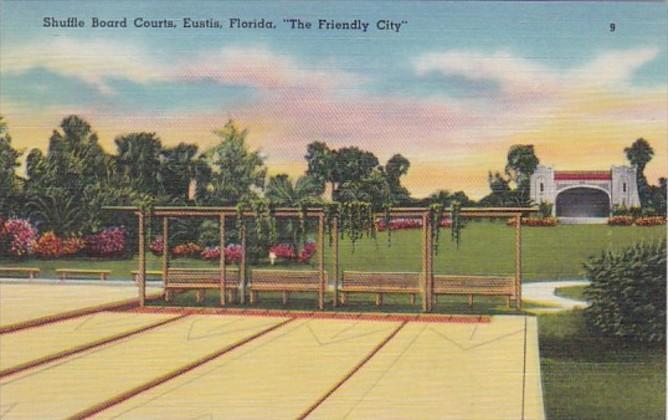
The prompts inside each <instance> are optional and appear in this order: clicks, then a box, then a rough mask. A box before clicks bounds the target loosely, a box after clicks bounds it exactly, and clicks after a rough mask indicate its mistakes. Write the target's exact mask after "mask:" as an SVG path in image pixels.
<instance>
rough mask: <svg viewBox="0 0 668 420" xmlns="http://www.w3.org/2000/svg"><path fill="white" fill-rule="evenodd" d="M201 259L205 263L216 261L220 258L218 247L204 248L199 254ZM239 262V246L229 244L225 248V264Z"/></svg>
mask: <svg viewBox="0 0 668 420" xmlns="http://www.w3.org/2000/svg"><path fill="white" fill-rule="evenodd" d="M200 255H201V257H202V259H205V260H207V261H218V259H219V258H220V247H218V246H210V247H206V248H204V250H203V251H202V252H201V253H200ZM240 261H241V245H236V244H229V245H228V246H226V247H225V263H228V264H232V263H239V262H240Z"/></svg>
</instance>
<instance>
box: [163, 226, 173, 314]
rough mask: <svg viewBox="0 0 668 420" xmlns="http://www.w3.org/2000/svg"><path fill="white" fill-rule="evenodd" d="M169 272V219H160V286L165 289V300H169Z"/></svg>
mask: <svg viewBox="0 0 668 420" xmlns="http://www.w3.org/2000/svg"><path fill="white" fill-rule="evenodd" d="M168 270H169V218H168V217H163V218H162V285H163V287H164V288H165V300H166V301H169V300H170V297H171V296H170V295H169V289H168V288H167V276H168V274H169V273H168Z"/></svg>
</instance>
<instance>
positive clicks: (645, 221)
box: [636, 216, 666, 226]
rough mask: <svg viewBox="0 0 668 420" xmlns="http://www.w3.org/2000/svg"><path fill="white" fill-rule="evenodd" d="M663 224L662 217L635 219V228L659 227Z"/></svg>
mask: <svg viewBox="0 0 668 420" xmlns="http://www.w3.org/2000/svg"><path fill="white" fill-rule="evenodd" d="M665 224H666V218H665V217H663V216H651V217H639V218H637V219H636V226H659V225H665Z"/></svg>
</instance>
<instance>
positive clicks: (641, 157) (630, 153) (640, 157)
mask: <svg viewBox="0 0 668 420" xmlns="http://www.w3.org/2000/svg"><path fill="white" fill-rule="evenodd" d="M624 153H625V154H626V158H627V159H628V160H629V162H631V165H634V166H635V167H636V175H637V182H638V195H639V196H640V203H641V205H642V207H646V206H647V204H648V202H649V201H650V199H651V197H650V188H649V185H648V183H647V178H646V177H645V166H647V163H649V161H650V160H652V156H654V149H652V146H651V145H650V144H649V143H648V142H647V140H645V139H643V138H642V137H641V138H639V139H638V140H636V141H634V142H633V144H632V145H631V147H626V148H625V149H624Z"/></svg>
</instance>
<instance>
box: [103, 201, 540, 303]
mask: <svg viewBox="0 0 668 420" xmlns="http://www.w3.org/2000/svg"><path fill="white" fill-rule="evenodd" d="M105 209H107V210H111V211H120V212H131V213H133V214H135V215H136V217H137V221H138V237H139V238H138V239H139V240H138V242H139V245H138V248H139V258H138V260H139V264H138V265H139V267H138V275H137V279H138V288H139V303H140V305H141V306H144V305H145V301H146V231H147V229H146V220H147V219H148V217H157V218H161V219H162V236H163V252H162V275H163V279H167V276H168V271H169V243H168V242H169V241H168V237H169V219H170V218H183V217H203V218H215V219H218V220H219V224H220V244H221V245H220V249H221V252H220V260H219V270H218V273H217V274H218V285H219V288H220V305H221V306H225V305H227V304H228V302H227V299H226V293H225V291H226V262H225V253H224V248H225V234H226V233H225V221H226V219H227V218H237V217H239V216H241V217H242V218H252V217H255V213H254V212H252V211H249V210H246V211H243V212H242V213H239V212H238V211H237V209H236V208H234V207H154V208H153V209H151V210H150V211H145V210H142V209H140V208H137V207H117V206H114V207H105ZM536 210H537V209H536V208H529V207H513V208H507V207H503V208H462V209H461V210H460V213H459V214H460V216H461V217H465V218H503V219H513V220H514V228H515V229H514V230H515V253H514V258H515V273H514V287H515V295H514V296H515V300H516V302H515V305H516V307H517V308H518V309H519V308H520V307H521V299H522V292H521V290H522V288H521V273H522V245H521V243H522V229H521V217H522V215H524V214H527V213H530V212H535V211H536ZM271 214H272V216H273V217H276V218H293V217H299V216H300V215H302V216H303V217H306V218H311V219H317V220H318V229H317V246H318V248H317V249H318V252H317V254H318V271H319V293H318V295H319V298H318V307H319V308H320V309H321V310H322V309H324V307H325V293H326V290H327V273H326V271H325V245H324V244H325V217H326V213H325V209H323V208H308V209H306V210H305V211H304V210H302V209H298V208H277V209H274V210H273V211H272V213H271ZM430 215H431V211H430V209H429V208H424V207H420V208H394V209H391V211H390V214H389V216H390V217H404V218H420V219H421V220H422V232H421V238H422V253H421V254H422V255H421V258H422V272H421V275H422V278H423V279H424V281H423V282H422V288H421V295H422V310H423V311H424V312H431V310H432V306H433V302H434V296H433V292H434V273H433V272H434V243H433V239H432V238H433V235H432V233H433V232H432V230H433V229H434V227H433V226H432V224H431V223H430V221H429V217H430ZM443 215H444V216H451V215H452V210H448V209H446V210H444V212H443ZM385 216H386V214H385V213H381V212H378V213H375V214H374V217H375V218H382V217H385ZM330 228H331V232H332V244H331V259H332V264H331V265H332V270H333V272H332V273H330V274H331V279H332V280H333V283H334V284H333V306H334V307H336V306H337V304H338V303H339V296H338V290H339V287H338V286H339V282H340V278H341V276H340V260H339V234H338V233H339V220H338V218H337V217H334V218H333V220H332V221H331V226H330ZM239 236H240V241H241V261H240V263H239V275H240V278H241V285H242V288H243V287H244V285H245V279H246V273H247V269H248V268H247V258H246V245H247V244H246V242H247V232H246V227H245V224H244V223H242V224H241V229H240V232H239ZM240 298H241V303H244V302H245V290H241V295H240Z"/></svg>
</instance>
